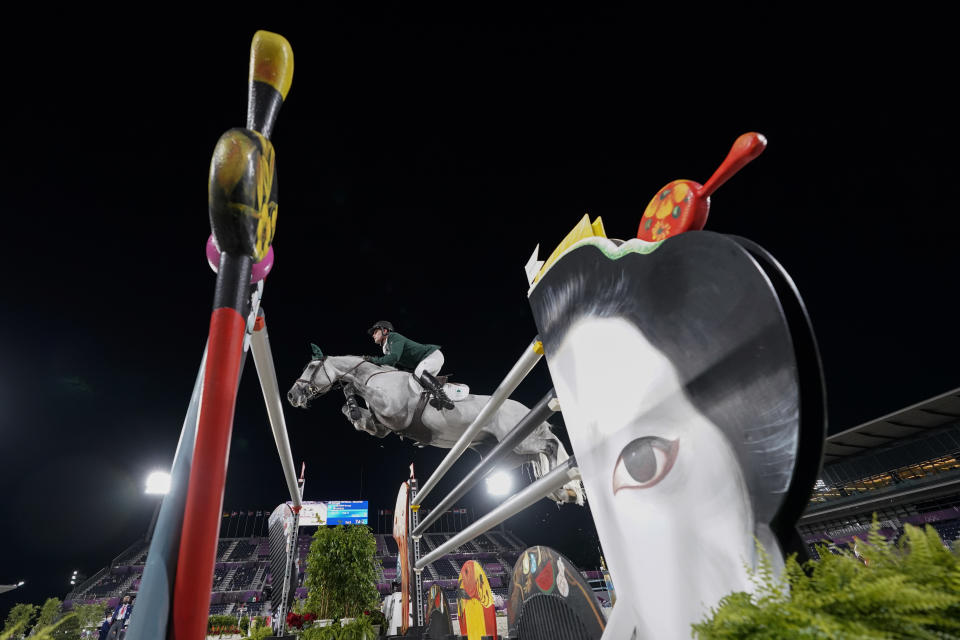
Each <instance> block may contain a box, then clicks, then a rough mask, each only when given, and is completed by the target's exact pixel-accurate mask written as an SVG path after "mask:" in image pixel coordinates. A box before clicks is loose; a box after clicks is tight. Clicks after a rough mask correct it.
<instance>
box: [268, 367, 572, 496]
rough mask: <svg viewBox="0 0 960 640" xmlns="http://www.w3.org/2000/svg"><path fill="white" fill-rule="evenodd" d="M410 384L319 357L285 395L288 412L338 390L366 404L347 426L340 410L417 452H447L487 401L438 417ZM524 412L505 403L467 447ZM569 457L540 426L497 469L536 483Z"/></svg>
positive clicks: (401, 374)
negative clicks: (410, 443)
mask: <svg viewBox="0 0 960 640" xmlns="http://www.w3.org/2000/svg"><path fill="white" fill-rule="evenodd" d="M410 378H411V374H410V373H408V372H406V371H400V370H398V369H395V368H393V367H387V366H379V365H375V364H373V363H370V362H366V361H365V360H364V359H363V358H361V357H359V356H321V357H318V358H315V359H314V360H311V361H310V364H308V365H307V367H306V368H305V369H304V370H303V373H301V374H300V378H298V379H297V381H296V382H294V384H293V387H291V388H290V391H289V392H287V400H288V401H289V402H290V404H291V405H293V406H294V407H300V408H304V409H306V408H308V407H309V404H310V402H311V400H313V398H315V397H317V396H320V395H323V394H325V393H327V392H328V391H330V389H332V388H334V387H336V386H338V385H339V386H342V387H343V390H344V394H346V395H347V396H350V395H353V394H356V395H359V396H360V397H361V398H363V399H364V401H365V402H366V405H367V408H362V407H361V408H360V413H361V418H360V419H359V420H357V421H352V420H350V417H349V412H348V408H347V407H346V406H345V407H344V408H343V413H344V415H345V416H347V420H348V421H350V422H351V423H352V424H353V426H354V428H355V429H357V430H358V431H364V432H366V433H369V434H371V435H374V436H377V437H378V438H383V437H385V436H387V435H389V434H390V433H396V434H397V435H399V436H401V437H406V438H410V439H411V440H414V441H415V442H417V443H418V446H426V445H430V446H434V447H442V448H446V449H449V448H450V447H452V446H453V445H454V444H455V443H456V442H457V440H458V439H459V438H460V435H461V434H463V432H464V431H466V429H467V427H468V426H469V425H470V424H471V423H472V422H473V420H474V419H475V418H476V417H477V415H478V414H479V413H480V410H481V409H482V408H483V407H484V405H485V404H486V403H487V401H488V400H489V399H490V396H479V395H474V394H468V395H467V396H466V397H464V398H463V399H461V400H458V401H456V402H454V403H453V404H454V408H453V409H451V410H444V411H438V410H437V409H435V408H433V407H432V406H430V404H429V403H428V402H425V400H426V399H427V397H426V396H424V395H420V394H417V393H415V392H413V391H412V390H411V389H412V386H411V384H410ZM527 412H528V409H527V407H525V406H523V405H522V404H520V403H519V402H517V401H515V400H509V399H508V400H506V401H505V402H504V403H503V404H502V405H501V406H500V408H499V409H497V411H496V412H495V413H494V415H493V416H492V417H491V418H490V420H489V421H488V422H487V423H486V424H485V425H484V426H483V428H482V429H481V430H480V432H479V434H478V436H477V438H476V439H475V440H474V441H473V443H472V444H473V445H482V444H485V443H489V444H494V443H495V442H497V441H500V440H501V439H502V438H503V437H504V436H505V435H506V434H507V433H508V432H509V431H510V430H511V429H512V428H513V427H514V426H515V425H516V424H517V423H518V422H520V420H521V419H522V418H523V417H524V416H525V415H526V414H527ZM569 457H570V456H569V454H568V453H567V450H566V449H565V448H564V446H563V443H562V442H560V440H559V439H558V438H557V436H556V435H554V433H553V432H552V431H551V430H550V425H549V424H548V423H547V422H544V423H542V424H541V425H539V426H538V427H537V428H536V429H534V431H533V432H532V433H531V434H530V435H528V436H527V437H526V438H524V439H523V440H522V441H521V442H520V444H518V445H517V446H516V447H515V448H514V449H513V452H512V453H511V454H508V455H507V456H506V457H505V458H504V459H503V461H502V462H501V467H502V468H507V469H509V468H514V467H517V466H520V465H521V464H523V463H525V462H529V463H530V465H531V467H532V470H533V474H534V477H536V478H539V477H541V476H543V475H545V474H546V473H548V472H549V471H550V470H551V469H553V468H554V467H555V466H556V465H557V464H559V463H561V462H563V461H564V460H566V459H567V458H569ZM583 496H584V494H583V488H582V486H581V484H580V482H579V481H577V482H571V483H568V484H566V485H564V486H563V487H561V488H560V489H559V490H558V491H556V492H554V493H553V494H551V495H550V498H551V499H553V500H555V501H556V502H558V503H562V502H569V503H576V504H580V505H582V504H583V502H584V497H583Z"/></svg>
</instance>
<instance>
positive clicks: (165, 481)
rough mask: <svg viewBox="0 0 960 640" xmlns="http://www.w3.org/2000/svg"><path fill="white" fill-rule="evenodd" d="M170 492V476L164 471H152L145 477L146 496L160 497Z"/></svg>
mask: <svg viewBox="0 0 960 640" xmlns="http://www.w3.org/2000/svg"><path fill="white" fill-rule="evenodd" d="M169 491H170V474H169V473H167V472H166V471H154V472H153V473H151V474H150V475H148V476H147V488H146V490H145V491H144V493H146V494H147V495H155V496H162V495H166V494H167V493H169Z"/></svg>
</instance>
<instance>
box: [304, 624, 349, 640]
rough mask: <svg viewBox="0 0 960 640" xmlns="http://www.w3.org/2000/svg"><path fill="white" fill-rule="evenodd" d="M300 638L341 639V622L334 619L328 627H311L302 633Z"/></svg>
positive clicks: (317, 639)
mask: <svg viewBox="0 0 960 640" xmlns="http://www.w3.org/2000/svg"><path fill="white" fill-rule="evenodd" d="M300 640H340V622H339V621H338V620H334V621H333V624H332V625H330V626H328V627H310V628H309V629H305V630H304V631H303V633H301V634H300Z"/></svg>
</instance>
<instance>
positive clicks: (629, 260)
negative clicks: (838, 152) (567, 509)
mask: <svg viewBox="0 0 960 640" xmlns="http://www.w3.org/2000/svg"><path fill="white" fill-rule="evenodd" d="M735 149H736V147H735ZM671 184H673V183H671ZM692 184H694V185H696V183H692ZM697 186H699V185H697ZM668 187H669V185H668ZM659 196H660V194H658V198H659ZM655 200H656V198H655ZM652 205H653V203H652ZM649 211H650V208H648V212H649ZM669 215H670V213H669V211H668V212H667V215H666V216H661V217H664V218H668V217H669ZM648 217H654V218H655V217H656V216H655V215H654V216H648ZM703 220H705V214H704V216H703V217H702V219H701V220H700V222H699V224H700V225H702V222H703ZM655 224H656V222H655V221H654V222H652V223H651V225H649V229H647V231H649V232H651V233H652V227H653V226H654V225H655ZM696 224H697V223H696V222H694V227H693V230H691V231H687V232H684V233H677V234H676V235H666V236H664V237H663V239H661V240H657V241H649V240H644V239H641V238H634V239H632V240H630V241H628V242H622V241H618V240H611V239H608V238H606V236H605V233H604V232H603V228H602V224H600V223H599V221H596V222H594V223H590V221H589V219H588V218H586V217H585V218H584V220H583V221H581V224H580V225H578V227H577V228H575V229H574V231H573V232H571V234H570V235H569V236H568V237H567V239H566V240H565V241H564V243H563V244H562V245H561V247H560V248H558V251H557V252H555V253H554V255H553V256H551V258H550V260H548V261H547V263H546V264H544V265H543V266H542V267H541V268H539V270H537V269H531V270H528V273H529V274H530V275H531V276H532V278H531V280H532V286H531V291H530V304H531V307H532V309H533V315H534V318H535V321H536V324H537V327H538V329H539V331H540V337H541V339H542V341H543V344H544V349H545V354H546V359H547V363H548V366H549V369H550V374H551V377H552V378H553V382H554V386H555V389H556V391H557V396H558V399H559V400H560V405H561V409H562V412H563V418H564V422H565V423H566V426H567V430H568V433H569V436H570V440H571V444H572V446H573V450H574V453H575V455H576V459H577V463H578V465H579V467H580V471H581V474H582V478H583V484H584V487H585V489H586V492H587V498H588V500H589V502H590V504H591V510H592V513H593V516H594V520H595V523H596V527H597V532H598V535H599V537H600V542H601V545H602V546H603V551H604V554H605V555H606V558H607V560H608V563H609V566H610V572H611V574H612V577H613V583H614V586H615V587H616V590H617V604H616V606H615V607H614V611H613V615H612V617H611V619H610V621H609V624H608V629H607V633H606V634H605V637H607V636H608V634H609V637H616V638H631V637H632V636H634V637H637V638H674V637H689V634H690V624H691V623H693V622H697V621H698V620H700V619H702V618H703V616H704V615H705V614H706V613H707V612H708V611H709V608H710V607H712V606H715V605H716V604H717V602H719V600H720V599H721V598H722V597H723V596H725V595H727V594H729V593H731V592H733V591H749V590H751V589H752V586H753V585H752V583H751V581H750V579H749V574H748V570H747V568H748V567H754V566H756V564H757V560H758V549H757V543H759V545H760V546H761V547H762V548H763V549H764V550H765V551H766V552H767V553H768V554H769V555H770V556H771V557H772V558H773V559H774V562H775V563H777V562H781V563H782V558H783V555H784V553H785V551H787V550H799V546H795V543H796V542H797V541H798V538H797V535H796V530H795V523H796V520H797V518H798V517H799V516H800V514H801V513H802V511H803V508H804V506H805V504H806V502H807V500H808V498H809V495H810V491H811V489H812V486H813V483H814V481H815V478H816V474H817V473H818V471H819V461H820V453H821V448H822V442H823V437H824V431H825V414H824V392H823V384H822V378H821V369H820V363H819V357H818V355H817V350H816V345H815V342H814V339H813V333H812V331H811V329H810V325H809V322H808V319H807V315H806V312H805V310H804V308H803V304H802V301H801V300H800V297H799V295H798V293H797V291H796V289H795V288H794V287H793V283H792V282H791V280H790V278H789V276H788V275H787V274H786V272H785V271H784V270H783V269H782V268H781V267H780V265H779V264H777V262H776V261H775V260H774V259H773V258H772V257H771V256H770V255H769V254H768V253H767V252H766V251H764V250H763V249H762V248H760V247H759V246H757V245H755V244H754V243H752V242H750V241H748V240H745V239H742V238H735V237H730V236H724V235H721V234H717V233H712V232H709V231H701V230H698V228H697V226H696ZM644 225H645V223H644V222H641V229H640V232H641V233H640V235H643V233H644V230H645V229H644ZM661 228H662V227H661ZM676 228H677V229H680V225H678V226H677V227H676ZM537 266H538V267H539V266H540V265H537Z"/></svg>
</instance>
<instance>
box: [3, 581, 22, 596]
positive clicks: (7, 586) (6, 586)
mask: <svg viewBox="0 0 960 640" xmlns="http://www.w3.org/2000/svg"><path fill="white" fill-rule="evenodd" d="M25 584H26V582H24V581H23V580H21V581H20V582H18V583H17V584H0V593H6V592H7V591H13V590H14V589H16V588H18V587H22V586H23V585H25Z"/></svg>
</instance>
